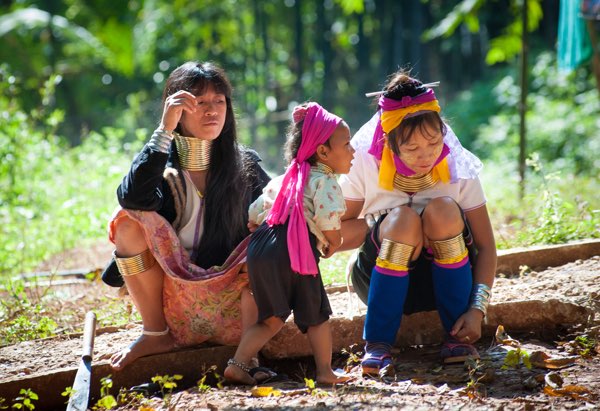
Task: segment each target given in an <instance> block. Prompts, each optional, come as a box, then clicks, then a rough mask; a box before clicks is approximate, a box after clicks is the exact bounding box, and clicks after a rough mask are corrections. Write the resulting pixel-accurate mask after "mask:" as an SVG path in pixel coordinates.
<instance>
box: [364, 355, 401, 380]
mask: <svg viewBox="0 0 600 411" xmlns="http://www.w3.org/2000/svg"><path fill="white" fill-rule="evenodd" d="M360 365H361V368H362V375H363V376H364V377H374V378H393V377H394V376H395V375H396V370H395V369H394V359H393V358H392V355H391V354H390V353H384V354H382V355H375V354H373V353H366V354H365V356H364V357H363V359H362V361H361V363H360Z"/></svg>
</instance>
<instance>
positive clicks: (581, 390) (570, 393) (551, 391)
mask: <svg viewBox="0 0 600 411" xmlns="http://www.w3.org/2000/svg"><path fill="white" fill-rule="evenodd" d="M544 393H545V394H547V395H550V396H552V397H570V398H573V399H576V400H589V399H590V398H589V397H592V398H593V397H595V396H594V395H592V392H591V391H590V390H589V388H585V387H582V386H581V385H566V386H564V387H563V388H556V389H555V388H552V387H548V386H546V387H544ZM588 394H590V395H588Z"/></svg>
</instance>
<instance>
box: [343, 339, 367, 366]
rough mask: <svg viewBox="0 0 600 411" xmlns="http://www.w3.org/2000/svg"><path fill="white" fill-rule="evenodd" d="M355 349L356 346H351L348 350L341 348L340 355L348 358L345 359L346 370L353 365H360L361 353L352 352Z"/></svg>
mask: <svg viewBox="0 0 600 411" xmlns="http://www.w3.org/2000/svg"><path fill="white" fill-rule="evenodd" d="M355 347H356V344H353V345H351V346H350V347H348V349H346V348H342V354H344V355H347V356H348V358H347V359H346V369H347V370H350V369H352V368H353V367H354V366H355V365H357V364H360V361H361V355H362V352H360V351H359V352H354V348H355Z"/></svg>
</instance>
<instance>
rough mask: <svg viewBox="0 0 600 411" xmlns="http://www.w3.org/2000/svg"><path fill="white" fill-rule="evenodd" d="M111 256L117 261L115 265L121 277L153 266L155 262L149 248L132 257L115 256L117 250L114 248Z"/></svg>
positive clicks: (141, 271)
mask: <svg viewBox="0 0 600 411" xmlns="http://www.w3.org/2000/svg"><path fill="white" fill-rule="evenodd" d="M113 257H114V259H115V261H116V262H117V267H118V268H119V272H120V273H121V275H122V276H123V277H127V276H131V275H136V274H139V273H143V272H144V271H147V270H149V269H151V268H152V267H154V264H156V259H155V258H154V256H153V255H152V252H151V251H150V249H146V250H144V251H142V252H141V253H139V254H138V255H134V256H133V257H117V251H116V250H115V251H114V252H113Z"/></svg>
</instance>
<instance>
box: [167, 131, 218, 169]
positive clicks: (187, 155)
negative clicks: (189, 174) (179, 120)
mask: <svg viewBox="0 0 600 411" xmlns="http://www.w3.org/2000/svg"><path fill="white" fill-rule="evenodd" d="M173 134H174V136H175V146H176V147H177V154H178V155H179V165H180V166H181V168H183V169H185V170H188V171H205V170H208V168H209V167H210V149H211V146H212V140H202V139H199V138H195V137H184V136H182V135H179V134H177V133H173Z"/></svg>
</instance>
